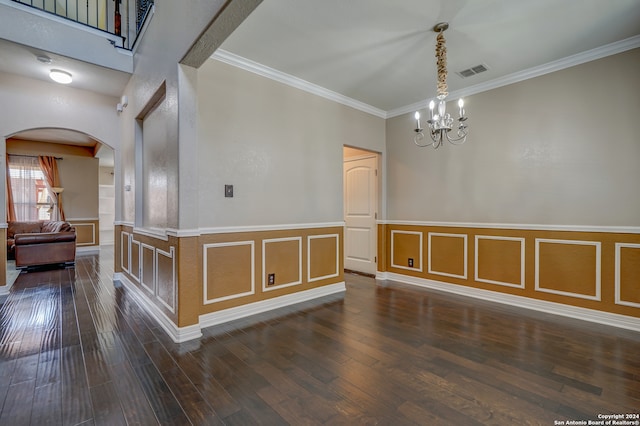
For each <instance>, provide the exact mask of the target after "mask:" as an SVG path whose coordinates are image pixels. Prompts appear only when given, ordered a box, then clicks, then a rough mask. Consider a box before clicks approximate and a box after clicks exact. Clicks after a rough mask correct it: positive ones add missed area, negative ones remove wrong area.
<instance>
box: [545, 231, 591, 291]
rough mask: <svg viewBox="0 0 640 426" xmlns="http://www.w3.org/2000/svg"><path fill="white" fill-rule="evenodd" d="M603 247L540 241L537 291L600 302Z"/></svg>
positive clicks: (568, 241)
mask: <svg viewBox="0 0 640 426" xmlns="http://www.w3.org/2000/svg"><path fill="white" fill-rule="evenodd" d="M600 273H601V244H600V243H599V242H594V241H577V240H557V239H543V238H536V290H537V291H543V292H547V293H554V294H560V295H564V296H571V297H579V298H583V299H591V300H600V282H601V275H600Z"/></svg>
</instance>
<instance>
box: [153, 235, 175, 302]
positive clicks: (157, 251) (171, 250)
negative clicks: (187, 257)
mask: <svg viewBox="0 0 640 426" xmlns="http://www.w3.org/2000/svg"><path fill="white" fill-rule="evenodd" d="M158 256H164V257H168V258H169V259H171V305H169V304H168V303H167V302H165V301H164V299H162V298H161V297H160V296H159V292H158V289H159V288H160V286H159V285H158V264H159V263H160V262H158ZM153 261H154V277H153V279H154V282H153V286H154V288H155V293H154V294H155V296H156V299H158V301H159V302H160V303H162V305H163V306H164V307H166V308H167V309H169V310H170V311H171V313H172V314H175V313H176V311H175V306H176V303H177V300H176V299H177V296H176V289H177V287H178V286H177V285H176V256H175V247H173V246H171V247H169V252H166V251H164V250H162V249H159V248H157V247H156V248H155V257H154V259H153Z"/></svg>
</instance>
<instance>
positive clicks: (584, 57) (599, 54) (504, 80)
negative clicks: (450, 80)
mask: <svg viewBox="0 0 640 426" xmlns="http://www.w3.org/2000/svg"><path fill="white" fill-rule="evenodd" d="M636 47H640V36H633V37H629V38H627V39H625V40H620V41H616V42H614V43H611V44H607V45H605V46H600V47H596V48H595V49H591V50H587V51H585V52H581V53H577V54H575V55H571V56H567V57H566V58H562V59H559V60H557V61H552V62H548V63H546V64H543V65H539V66H537V67H533V68H529V69H526V70H522V71H518V72H515V73H512V74H509V75H505V76H502V77H499V78H496V79H493V80H489V81H485V82H484V83H479V84H475V85H473V86H469V87H466V88H464V89H461V90H456V91H453V92H450V93H449V96H448V98H449V99H458V98H461V97H464V96H471V95H475V94H477V93H482V92H486V91H489V90H493V89H497V88H499V87H503V86H508V85H509V84H514V83H518V82H521V81H525V80H529V79H531V78H535V77H539V76H541V75H545V74H549V73H552V72H556V71H560V70H563V69H566V68H570V67H573V66H576V65H580V64H584V63H586V62H591V61H595V60H596V59H601V58H605V57H607V56H611V55H615V54H618V53H622V52H626V51H627V50H631V49H635V48H636ZM434 97H435V96H434ZM431 99H432V98H429V99H425V100H423V101H420V102H416V103H413V104H411V105H405V106H403V107H400V108H395V109H392V110H390V111H387V113H386V118H393V117H397V116H399V115H402V114H408V113H413V112H414V111H416V110H420V109H424V108H426V106H427V104H428V103H429V100H431Z"/></svg>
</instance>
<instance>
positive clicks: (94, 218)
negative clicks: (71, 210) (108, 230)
mask: <svg viewBox="0 0 640 426" xmlns="http://www.w3.org/2000/svg"><path fill="white" fill-rule="evenodd" d="M85 220H86V221H92V220H94V221H96V222H97V221H99V220H100V218H99V217H74V218H71V219H70V218H66V219H65V222H69V223H71V222H78V221H85Z"/></svg>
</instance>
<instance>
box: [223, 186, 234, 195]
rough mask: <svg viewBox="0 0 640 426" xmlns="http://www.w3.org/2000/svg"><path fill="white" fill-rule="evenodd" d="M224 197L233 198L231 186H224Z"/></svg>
mask: <svg viewBox="0 0 640 426" xmlns="http://www.w3.org/2000/svg"><path fill="white" fill-rule="evenodd" d="M224 196H225V197H231V198H233V185H225V186H224Z"/></svg>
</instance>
